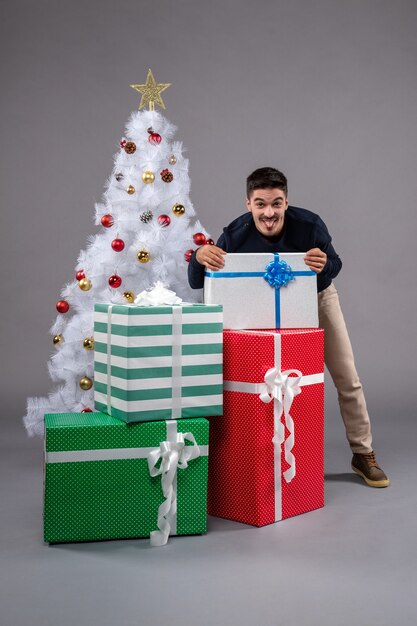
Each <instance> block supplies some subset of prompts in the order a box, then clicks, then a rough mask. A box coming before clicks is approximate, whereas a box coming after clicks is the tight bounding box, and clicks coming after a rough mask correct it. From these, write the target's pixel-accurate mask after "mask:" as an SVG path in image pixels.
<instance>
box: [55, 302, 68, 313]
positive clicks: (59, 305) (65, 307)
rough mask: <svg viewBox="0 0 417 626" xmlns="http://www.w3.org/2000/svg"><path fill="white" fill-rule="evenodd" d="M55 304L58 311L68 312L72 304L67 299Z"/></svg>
mask: <svg viewBox="0 0 417 626" xmlns="http://www.w3.org/2000/svg"><path fill="white" fill-rule="evenodd" d="M55 306H56V310H57V311H58V313H67V312H68V311H69V308H70V305H69V303H68V302H67V301H66V300H58V302H57V303H56V305H55Z"/></svg>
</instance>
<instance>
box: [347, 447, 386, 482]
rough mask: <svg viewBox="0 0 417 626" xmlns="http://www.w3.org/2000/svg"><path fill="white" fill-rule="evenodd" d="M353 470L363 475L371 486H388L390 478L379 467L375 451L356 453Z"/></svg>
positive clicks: (353, 459)
mask: <svg viewBox="0 0 417 626" xmlns="http://www.w3.org/2000/svg"><path fill="white" fill-rule="evenodd" d="M352 469H353V471H354V472H355V473H356V474H358V475H359V476H361V477H362V478H363V479H364V481H365V482H366V484H367V485H369V487H388V485H389V478H387V476H386V475H385V474H384V472H383V471H382V469H381V468H380V467H379V465H378V463H377V460H376V458H375V452H369V454H354V455H353V458H352Z"/></svg>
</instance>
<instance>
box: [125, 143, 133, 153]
mask: <svg viewBox="0 0 417 626" xmlns="http://www.w3.org/2000/svg"><path fill="white" fill-rule="evenodd" d="M124 150H125V152H126V153H127V154H133V153H134V152H136V144H135V142H134V141H128V142H127V143H126V144H125V146H124Z"/></svg>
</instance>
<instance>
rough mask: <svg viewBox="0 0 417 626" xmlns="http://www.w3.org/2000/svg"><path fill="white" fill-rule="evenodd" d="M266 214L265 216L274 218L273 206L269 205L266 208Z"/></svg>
mask: <svg viewBox="0 0 417 626" xmlns="http://www.w3.org/2000/svg"><path fill="white" fill-rule="evenodd" d="M264 214H265V215H266V216H267V217H272V216H273V215H274V209H273V208H272V206H271V205H270V204H268V205H267V206H266V207H265V210H264Z"/></svg>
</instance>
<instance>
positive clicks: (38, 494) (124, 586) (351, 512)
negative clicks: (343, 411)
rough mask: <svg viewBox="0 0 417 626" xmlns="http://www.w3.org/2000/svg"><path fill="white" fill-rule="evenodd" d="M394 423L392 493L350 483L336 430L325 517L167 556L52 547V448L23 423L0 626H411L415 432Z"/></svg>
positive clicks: (14, 457)
mask: <svg viewBox="0 0 417 626" xmlns="http://www.w3.org/2000/svg"><path fill="white" fill-rule="evenodd" d="M328 413H329V411H328ZM384 417H385V420H382V419H381V421H380V423H379V424H378V441H379V442H380V443H379V444H378V447H377V449H378V454H379V457H380V459H381V460H382V459H383V460H384V468H386V469H387V471H388V470H389V473H390V477H391V480H392V486H391V487H389V488H388V489H381V490H376V489H370V488H367V487H365V486H363V485H362V483H361V481H360V479H359V478H357V477H356V476H354V475H353V474H351V472H350V470H349V462H350V456H349V453H348V449H347V446H346V444H345V443H344V440H343V436H342V431H341V427H339V425H337V426H333V425H331V426H330V428H327V431H328V432H327V453H326V454H327V456H326V506H325V508H324V509H322V510H320V511H315V512H312V513H309V514H306V515H302V516H299V517H297V518H293V519H290V520H286V521H284V522H281V523H278V524H274V525H271V526H268V527H265V528H261V529H257V528H252V527H249V526H245V525H242V524H237V523H233V522H229V521H225V520H220V519H215V518H210V520H209V532H208V534H207V535H205V536H198V537H177V538H176V537H173V538H171V539H170V541H169V544H168V545H167V546H165V547H164V548H150V547H149V543H148V541H147V540H137V541H109V542H100V543H86V544H66V545H56V546H53V547H51V546H46V545H44V544H43V542H42V442H41V441H40V440H33V439H28V438H27V437H26V435H25V433H24V431H23V429H22V428H21V426H20V422H19V420H18V419H17V416H16V419H14V420H12V419H10V420H7V421H5V422H4V424H5V426H3V430H2V443H1V457H0V463H1V474H0V476H1V499H0V512H1V521H0V531H1V532H0V542H1V561H0V623H1V625H2V626H52V625H53V626H67V625H68V626H73V625H75V624H76V625H77V626H89V625H93V624H94V625H100V626H130V625H135V626H137V625H138V624H140V625H143V626H148V625H149V626H159V625H160V624H161V625H162V624H169V625H170V626H175V625H177V624H178V625H179V624H194V625H197V626H200V625H201V626H205V625H212V624H220V625H221V626H223V625H229V624H230V625H233V626H234V625H239V626H246V625H248V626H249V625H250V626H253V624H259V625H261V626H284V625H285V626H293V625H294V626H295V625H297V626H304V625H306V626H315V625H317V626H319V625H320V626H325V625H327V624H329V625H330V624H331V625H336V626H344V625H349V626H351V625H355V624H357V625H358V626H374V625H375V626H377V625H378V626H392V625H393V624H397V625H398V626H407V625H413V626H414V625H415V624H416V623H417V607H416V589H417V586H416V566H417V554H416V538H415V536H416V531H415V528H416V522H415V515H416V513H417V497H416V490H415V484H414V481H413V480H412V476H415V474H416V460H415V449H414V448H415V446H414V441H415V439H416V437H415V435H416V427H415V425H414V424H413V425H411V422H407V417H408V416H407V412H406V411H404V415H400V414H398V412H397V413H396V414H395V415H393V417H395V420H394V419H389V417H390V416H388V415H386V416H384ZM328 419H329V418H328ZM399 424H402V426H401V429H400V428H399V427H398V425H399ZM374 426H375V425H374ZM400 430H401V431H402V436H401V437H400Z"/></svg>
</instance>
